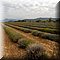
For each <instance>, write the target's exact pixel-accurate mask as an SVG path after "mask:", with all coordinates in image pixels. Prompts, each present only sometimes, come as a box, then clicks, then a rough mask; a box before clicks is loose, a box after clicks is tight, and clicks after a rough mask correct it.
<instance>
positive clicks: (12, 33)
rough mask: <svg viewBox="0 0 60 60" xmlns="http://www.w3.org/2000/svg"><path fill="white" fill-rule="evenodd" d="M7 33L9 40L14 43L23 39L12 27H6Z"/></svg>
mask: <svg viewBox="0 0 60 60" xmlns="http://www.w3.org/2000/svg"><path fill="white" fill-rule="evenodd" d="M4 29H5V31H6V33H7V34H8V36H9V38H10V39H11V40H12V41H13V42H17V41H18V40H19V39H21V37H20V34H18V33H17V32H16V31H15V30H13V29H12V28H10V27H4Z"/></svg>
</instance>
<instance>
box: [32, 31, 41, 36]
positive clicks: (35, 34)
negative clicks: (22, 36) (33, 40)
mask: <svg viewBox="0 0 60 60" xmlns="http://www.w3.org/2000/svg"><path fill="white" fill-rule="evenodd" d="M39 33H40V32H39V31H37V30H33V31H32V35H34V36H39Z"/></svg>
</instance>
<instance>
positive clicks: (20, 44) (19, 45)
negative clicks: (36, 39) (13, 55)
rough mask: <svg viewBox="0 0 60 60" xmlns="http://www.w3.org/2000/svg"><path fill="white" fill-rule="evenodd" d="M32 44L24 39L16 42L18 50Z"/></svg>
mask: <svg viewBox="0 0 60 60" xmlns="http://www.w3.org/2000/svg"><path fill="white" fill-rule="evenodd" d="M32 43H33V42H32V41H30V40H26V39H19V40H18V47H20V48H26V47H27V46H28V45H29V44H32Z"/></svg>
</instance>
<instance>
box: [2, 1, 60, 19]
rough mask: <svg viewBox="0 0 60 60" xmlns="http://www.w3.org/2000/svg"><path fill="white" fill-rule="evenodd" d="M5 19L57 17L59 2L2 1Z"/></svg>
mask: <svg viewBox="0 0 60 60" xmlns="http://www.w3.org/2000/svg"><path fill="white" fill-rule="evenodd" d="M2 2H3V6H4V15H5V16H4V17H5V18H20V19H27V18H39V17H56V4H57V3H58V2H59V0H2Z"/></svg>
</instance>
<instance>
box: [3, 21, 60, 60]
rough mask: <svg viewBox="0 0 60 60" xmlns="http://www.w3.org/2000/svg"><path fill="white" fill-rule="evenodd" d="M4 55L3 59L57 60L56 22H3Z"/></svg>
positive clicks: (57, 34) (57, 31)
mask: <svg viewBox="0 0 60 60" xmlns="http://www.w3.org/2000/svg"><path fill="white" fill-rule="evenodd" d="M2 26H3V29H4V35H5V39H4V41H5V55H4V57H3V59H6V58H7V59H12V60H14V59H16V60H17V59H18V60H58V59H59V56H60V55H59V54H60V53H59V47H60V44H59V30H58V28H59V27H58V26H57V22H53V21H52V22H48V21H45V22H44V21H41V22H4V23H3V24H2Z"/></svg>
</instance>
